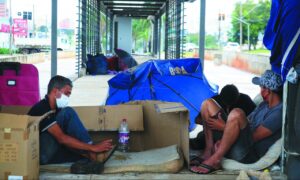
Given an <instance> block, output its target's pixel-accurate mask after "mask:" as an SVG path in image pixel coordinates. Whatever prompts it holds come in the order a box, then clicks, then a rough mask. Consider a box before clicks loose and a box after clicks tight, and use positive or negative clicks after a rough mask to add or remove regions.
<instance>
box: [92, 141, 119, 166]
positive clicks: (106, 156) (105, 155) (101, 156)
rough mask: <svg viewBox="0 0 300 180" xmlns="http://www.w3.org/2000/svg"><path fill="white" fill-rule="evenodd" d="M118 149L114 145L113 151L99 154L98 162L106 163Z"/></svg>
mask: <svg viewBox="0 0 300 180" xmlns="http://www.w3.org/2000/svg"><path fill="white" fill-rule="evenodd" d="M116 149H117V146H116V145H114V146H113V148H112V149H111V150H109V151H106V152H103V153H99V154H97V161H98V162H102V163H105V162H106V161H107V160H108V159H109V158H110V156H111V155H112V154H113V152H114V151H115V150H116Z"/></svg>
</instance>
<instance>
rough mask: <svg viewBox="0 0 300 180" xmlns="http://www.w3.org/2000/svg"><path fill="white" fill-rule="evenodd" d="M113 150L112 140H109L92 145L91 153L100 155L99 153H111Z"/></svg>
mask: <svg viewBox="0 0 300 180" xmlns="http://www.w3.org/2000/svg"><path fill="white" fill-rule="evenodd" d="M112 148H113V145H112V140H111V139H108V140H104V141H102V142H101V143H99V144H94V145H92V148H91V151H92V152H95V153H98V152H105V151H109V150H111V149H112Z"/></svg>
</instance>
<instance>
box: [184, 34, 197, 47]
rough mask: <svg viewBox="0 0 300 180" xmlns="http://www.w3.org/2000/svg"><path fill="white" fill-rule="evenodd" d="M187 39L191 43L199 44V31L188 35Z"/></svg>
mask: <svg viewBox="0 0 300 180" xmlns="http://www.w3.org/2000/svg"><path fill="white" fill-rule="evenodd" d="M186 40H187V42H189V43H194V44H198V43H199V33H191V34H187V35H186Z"/></svg>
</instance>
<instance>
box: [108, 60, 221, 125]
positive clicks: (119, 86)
mask: <svg viewBox="0 0 300 180" xmlns="http://www.w3.org/2000/svg"><path fill="white" fill-rule="evenodd" d="M108 84H109V96H108V98H107V100H106V105H115V104H120V103H125V102H128V101H134V100H160V101H168V102H180V103H182V104H183V105H185V106H186V107H187V108H188V109H189V111H190V130H192V129H193V128H194V127H195V117H196V116H197V115H198V113H199V110H200V108H201V104H202V102H203V101H204V100H205V99H207V98H210V97H212V96H214V95H216V94H217V93H218V87H217V86H216V85H213V84H211V83H209V82H208V81H207V79H206V78H205V76H204V74H203V72H202V67H201V61H200V59H195V58H192V59H179V60H150V61H147V62H145V63H143V64H141V65H139V66H137V67H135V68H132V69H129V70H127V71H124V72H122V73H119V74H117V75H116V76H115V77H114V78H112V79H111V80H109V81H108Z"/></svg>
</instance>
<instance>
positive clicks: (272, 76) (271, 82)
mask: <svg viewBox="0 0 300 180" xmlns="http://www.w3.org/2000/svg"><path fill="white" fill-rule="evenodd" d="M252 83H253V84H256V85H260V86H263V87H265V88H268V89H270V90H272V91H276V90H279V89H280V87H281V86H282V84H283V83H282V80H281V76H280V75H279V74H277V73H275V72H273V71H272V70H266V71H265V72H264V73H263V74H262V75H261V77H254V78H253V79H252Z"/></svg>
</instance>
